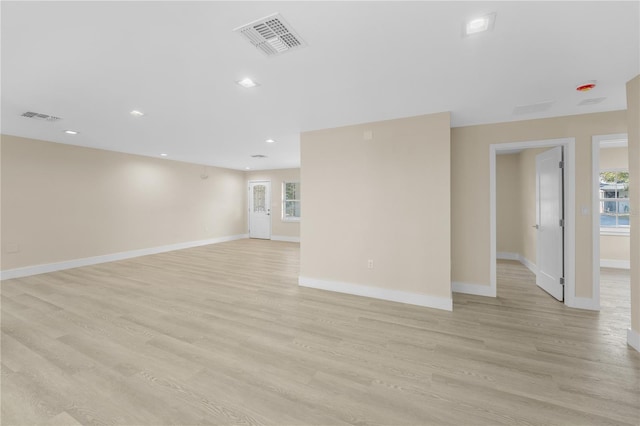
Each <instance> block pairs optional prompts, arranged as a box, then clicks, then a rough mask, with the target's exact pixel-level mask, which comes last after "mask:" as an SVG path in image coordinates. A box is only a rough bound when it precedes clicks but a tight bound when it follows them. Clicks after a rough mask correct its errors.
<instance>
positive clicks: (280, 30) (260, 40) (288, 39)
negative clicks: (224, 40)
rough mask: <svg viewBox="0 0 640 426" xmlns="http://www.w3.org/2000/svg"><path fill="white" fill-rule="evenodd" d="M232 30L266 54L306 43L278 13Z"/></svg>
mask: <svg viewBox="0 0 640 426" xmlns="http://www.w3.org/2000/svg"><path fill="white" fill-rule="evenodd" d="M233 31H235V32H237V33H239V34H241V35H242V36H244V37H245V38H246V39H247V40H248V41H249V42H250V43H251V44H252V45H253V46H254V47H256V48H257V49H258V50H259V51H261V52H262V53H263V54H264V55H266V56H277V55H281V54H283V53H286V52H290V51H292V50H297V49H300V48H302V47H305V46H306V45H307V44H306V43H305V42H304V40H302V38H301V37H300V36H299V35H298V34H297V33H296V32H295V31H294V30H293V29H292V28H291V26H290V25H289V24H288V23H287V22H286V21H285V20H284V18H283V17H282V15H280V14H279V13H274V14H273V15H269V16H266V17H264V18H262V19H258V20H257V21H253V22H251V23H249V24H246V25H242V26H241V27H238V28H236V29H234V30H233Z"/></svg>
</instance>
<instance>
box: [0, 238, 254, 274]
mask: <svg viewBox="0 0 640 426" xmlns="http://www.w3.org/2000/svg"><path fill="white" fill-rule="evenodd" d="M248 237H249V235H247V234H240V235H230V236H227V237H219V238H210V239H207V240H198V241H188V242H185V243H176V244H168V245H164V246H158V247H150V248H146V249H140V250H130V251H123V252H119V253H112V254H105V255H102V256H92V257H85V258H81V259H73V260H66V261H64V262H56V263H46V264H42V265H34V266H25V267H23V268H16V269H7V270H4V271H0V280H8V279H11V278H21V277H28V276H30V275H38V274H45V273H47V272H55V271H62V270H65V269H72V268H79V267H81V266H90V265H97V264H100V263H107V262H114V261H117V260H124V259H131V258H133V257H140V256H148V255H150V254H158V253H165V252H168V251H174V250H182V249H187V248H192V247H200V246H206V245H209V244H217V243H224V242H227V241H234V240H240V239H243V238H248Z"/></svg>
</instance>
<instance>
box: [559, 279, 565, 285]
mask: <svg viewBox="0 0 640 426" xmlns="http://www.w3.org/2000/svg"><path fill="white" fill-rule="evenodd" d="M560 285H564V277H560Z"/></svg>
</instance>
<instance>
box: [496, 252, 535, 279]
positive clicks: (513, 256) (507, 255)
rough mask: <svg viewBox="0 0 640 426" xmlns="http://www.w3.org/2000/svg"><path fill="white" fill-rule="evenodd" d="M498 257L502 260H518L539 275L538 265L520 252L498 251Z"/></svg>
mask: <svg viewBox="0 0 640 426" xmlns="http://www.w3.org/2000/svg"><path fill="white" fill-rule="evenodd" d="M496 259H502V260H517V261H518V262H520V263H522V264H523V265H524V266H526V267H527V268H528V269H529V270H530V271H531V272H533V274H534V275H538V267H537V266H536V264H535V263H533V262H532V261H530V260H529V259H527V258H526V257H524V256H523V255H521V254H520V253H511V252H504V251H503V252H498V253H496Z"/></svg>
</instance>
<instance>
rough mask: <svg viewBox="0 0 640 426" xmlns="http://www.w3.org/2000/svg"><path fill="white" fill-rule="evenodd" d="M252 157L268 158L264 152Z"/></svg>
mask: <svg viewBox="0 0 640 426" xmlns="http://www.w3.org/2000/svg"><path fill="white" fill-rule="evenodd" d="M251 158H267V156H266V155H263V154H254V155H252V156H251Z"/></svg>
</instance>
